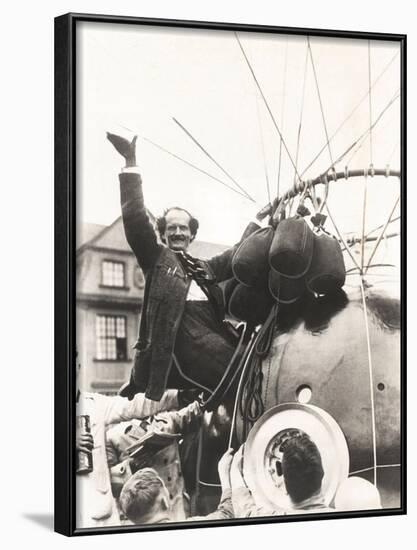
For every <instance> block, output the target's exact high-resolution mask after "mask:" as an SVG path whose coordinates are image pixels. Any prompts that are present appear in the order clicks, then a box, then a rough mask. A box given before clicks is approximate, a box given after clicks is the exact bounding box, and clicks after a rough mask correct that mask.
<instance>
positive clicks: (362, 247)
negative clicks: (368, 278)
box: [361, 173, 368, 273]
mask: <svg viewBox="0 0 417 550" xmlns="http://www.w3.org/2000/svg"><path fill="white" fill-rule="evenodd" d="M367 198H368V174H367V173H366V175H365V178H364V182H363V202H362V240H361V273H363V266H364V262H365V222H366V203H367Z"/></svg>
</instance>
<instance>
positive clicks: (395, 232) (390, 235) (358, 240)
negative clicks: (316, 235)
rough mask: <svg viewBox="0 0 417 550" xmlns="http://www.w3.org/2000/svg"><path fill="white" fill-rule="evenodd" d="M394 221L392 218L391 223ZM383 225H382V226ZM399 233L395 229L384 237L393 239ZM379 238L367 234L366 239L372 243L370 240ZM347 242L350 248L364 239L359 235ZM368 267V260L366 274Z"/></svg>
mask: <svg viewBox="0 0 417 550" xmlns="http://www.w3.org/2000/svg"><path fill="white" fill-rule="evenodd" d="M396 219H398V218H396ZM392 222H394V220H390V222H389V223H392ZM381 227H382V226H381ZM399 235H401V233H400V232H399V231H394V232H392V233H386V234H385V235H384V237H383V238H384V239H392V238H394V237H398V236H399ZM377 240H378V237H368V236H367V235H365V241H366V242H367V243H370V242H373V241H377ZM346 242H347V244H348V246H349V248H352V246H355V244H358V243H360V242H362V241H361V238H360V237H359V238H355V239H352V238H350V239H346ZM344 250H345V249H344V248H342V252H344ZM368 267H369V262H368V264H367V268H366V270H365V274H366V271H367V270H368ZM355 269H356V268H355Z"/></svg>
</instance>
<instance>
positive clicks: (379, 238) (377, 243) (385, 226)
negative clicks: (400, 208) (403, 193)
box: [365, 195, 400, 275]
mask: <svg viewBox="0 0 417 550" xmlns="http://www.w3.org/2000/svg"><path fill="white" fill-rule="evenodd" d="M399 202H400V195H398V197H397V200H396V201H395V204H394V206H393V208H392V210H391V212H390V215H389V216H388V219H387V221H386V222H385V225H384V227H383V229H382V231H381V233H380V235H379V237H378V240H377V241H376V243H375V246H374V249H373V250H372V254H371V256H370V258H369V260H368V264H370V263H371V262H372V260H373V257H374V256H375V253H376V251H377V250H378V246H379V243H380V242H381V240H382V238H383V236H384V234H385V231H386V230H387V227H388V224H389V223H390V221H391V218H392V216H393V215H394V212H395V209H396V208H397V205H398V203H399ZM367 271H368V268H366V269H365V275H366V272H367Z"/></svg>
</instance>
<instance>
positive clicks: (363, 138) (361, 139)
mask: <svg viewBox="0 0 417 550" xmlns="http://www.w3.org/2000/svg"><path fill="white" fill-rule="evenodd" d="M399 97H400V93H399V92H398V93H397V94H396V95H395V96H394V97H393V98H392V100H391V101H390V102H389V103H388V105H387V106H386V107H387V110H388V108H389V107H391V105H392V104H393V103H394V102H395V101H396V100H397V99H398V98H399ZM384 114H385V112H384V113H382V112H381V113H380V115H382V116H383V115H384ZM377 121H378V120H377ZM377 121H375V122H377ZM375 122H374V124H373V127H374V128H375V126H376V124H375ZM386 122H387V123H388V122H389V119H388V120H387V121H386ZM386 125H387V124H385V126H382V127H380V128H378V130H380V131H382V129H383V128H384V127H386ZM369 131H370V129H369V128H368V129H367V130H365V131H364V132H363V134H362V135H361V136H360V137H359V138H358V139H357V141H356V143H355V147H356V149H355V150H354V151H353V152H352V154H351V156H350V157H349V159H348V160H347V162H346V165H347V166H349V164H350V163H351V162H352V160H353V159H354V158H355V157H356V155H357V154H358V153H359V151H360V150H361V149H362V147H363V146H364V145H365V143H366V142H367V140H366V138H367V136H368V133H369ZM352 149H353V147H351V148H350V150H352ZM336 162H337V161H336Z"/></svg>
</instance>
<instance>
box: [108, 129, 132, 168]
mask: <svg viewBox="0 0 417 550" xmlns="http://www.w3.org/2000/svg"><path fill="white" fill-rule="evenodd" d="M137 138H138V136H134V138H133V139H132V141H129V140H128V139H126V138H124V137H121V136H118V135H117V134H111V133H110V132H107V139H108V140H109V141H110V143H111V144H112V145H113V147H114V148H115V149H116V151H117V152H118V153H119V154H120V155H122V157H123V158H124V159H125V160H126V166H135V165H136V140H137Z"/></svg>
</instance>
